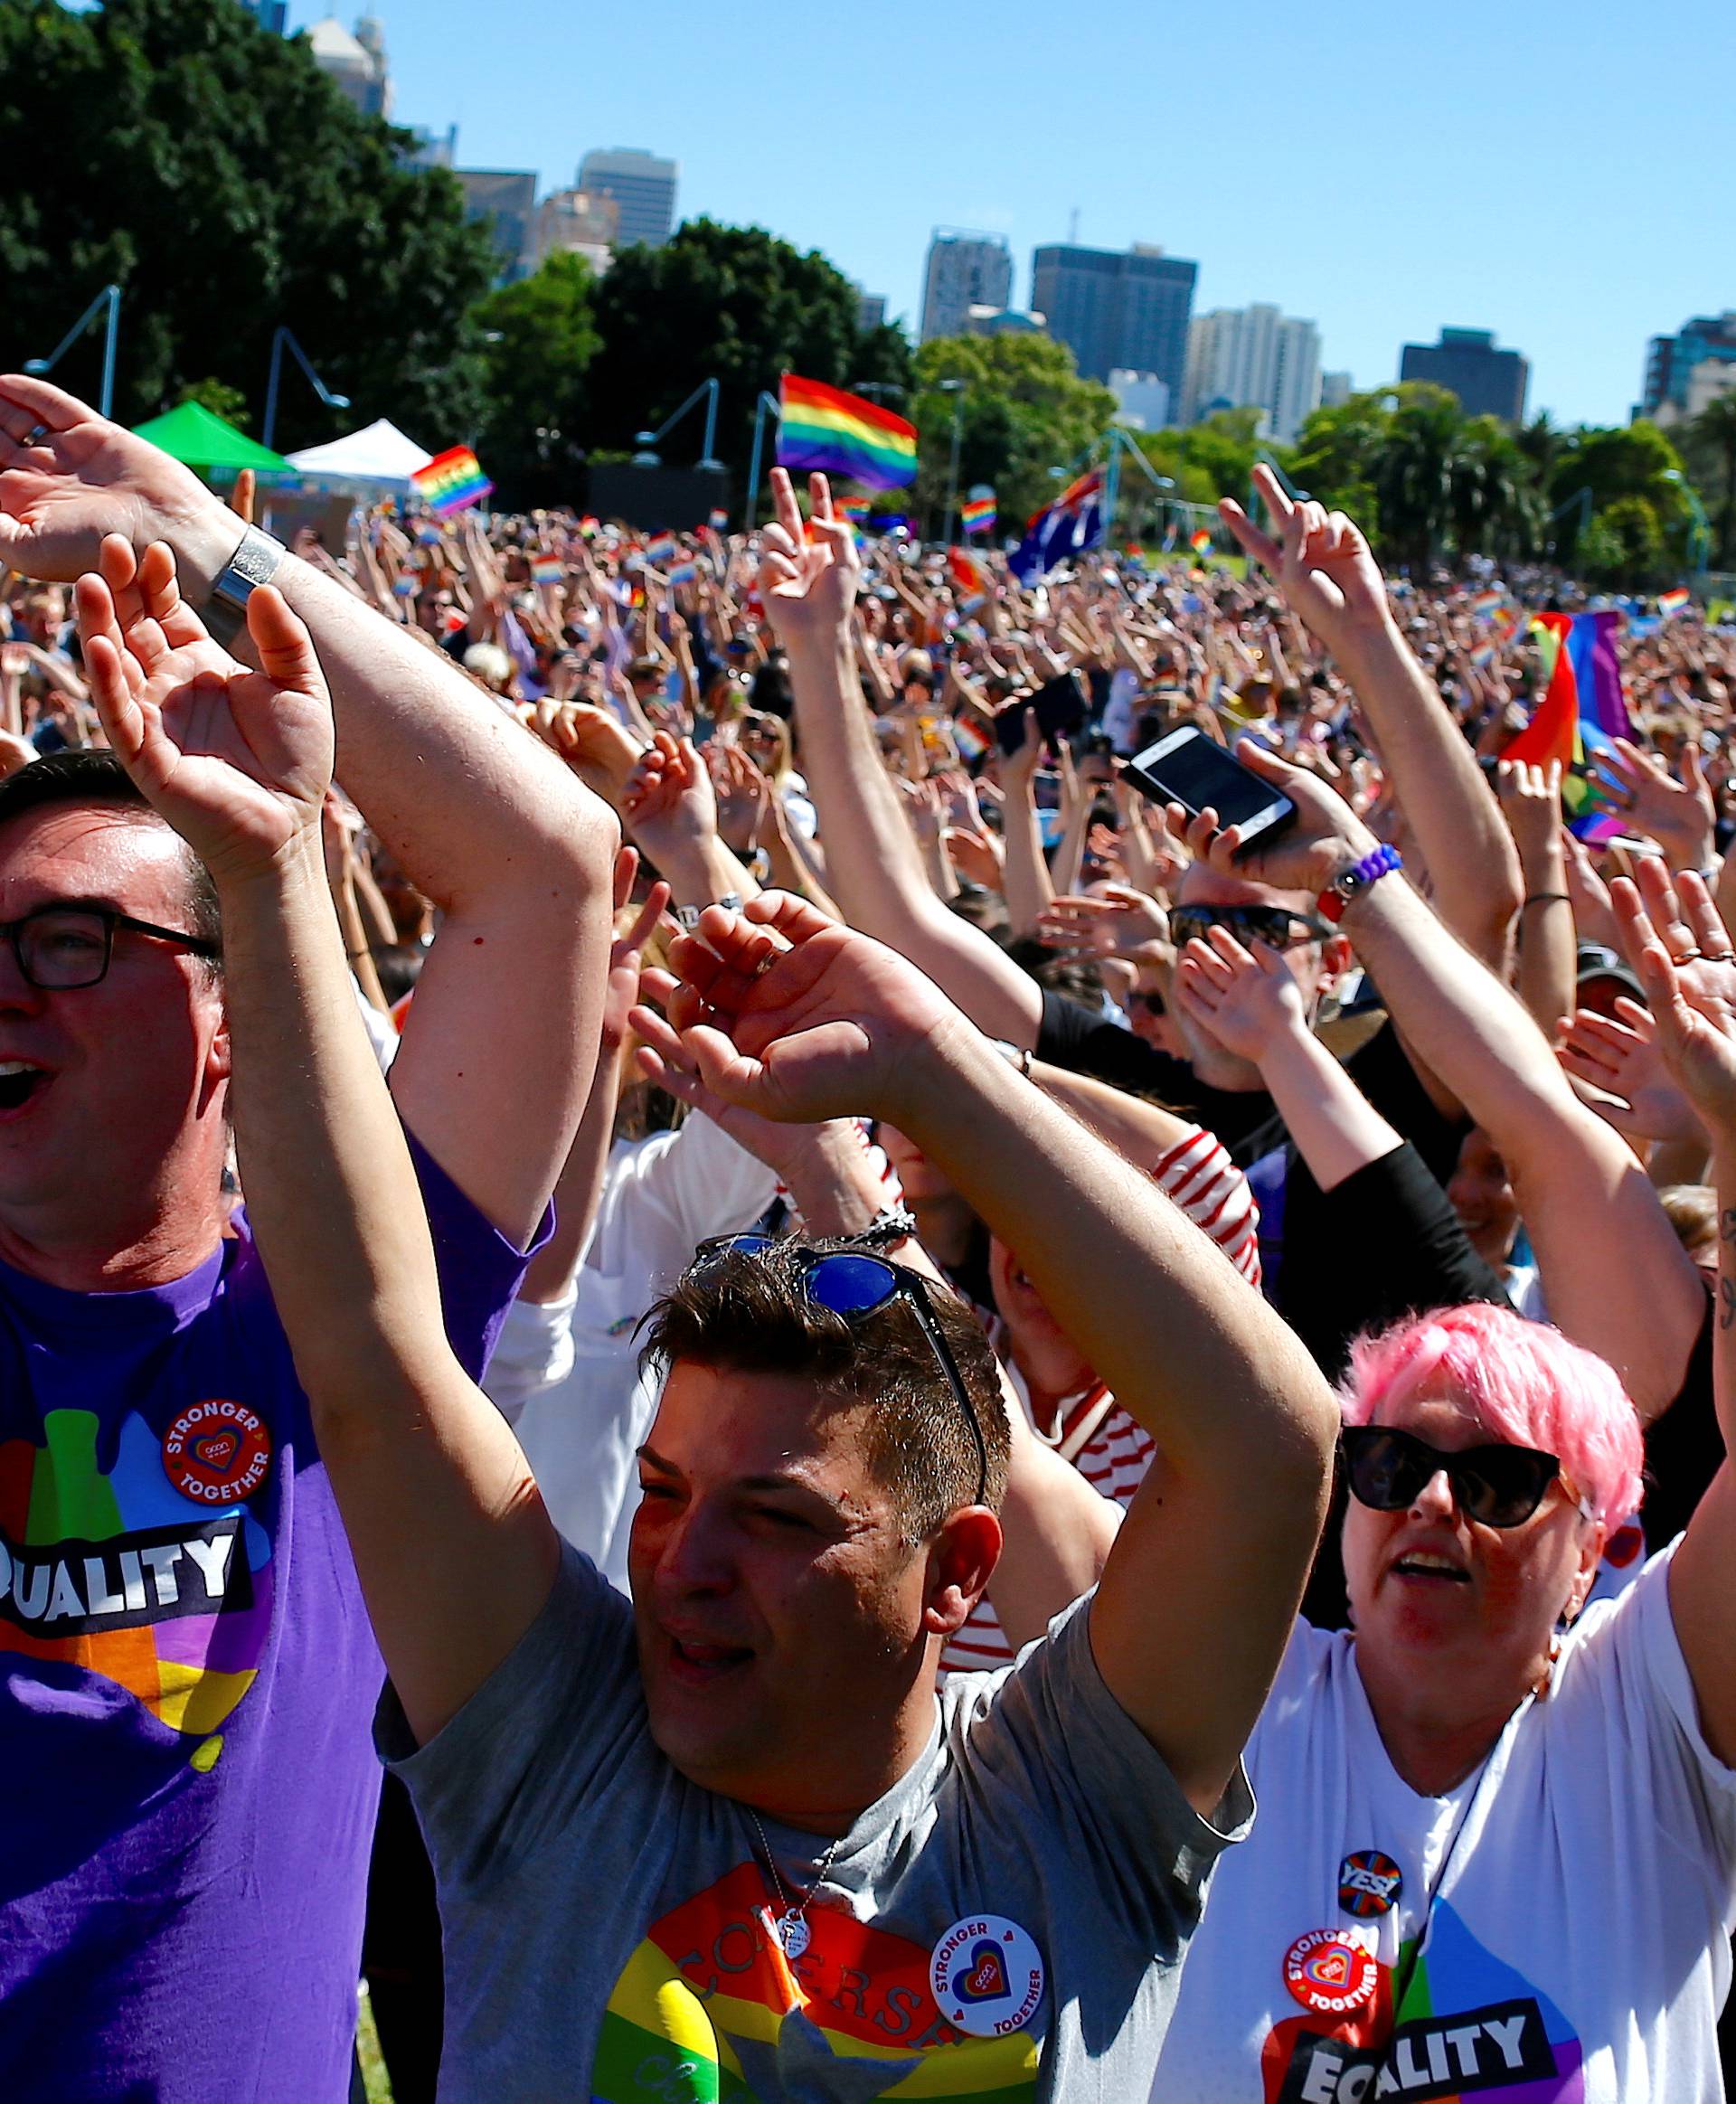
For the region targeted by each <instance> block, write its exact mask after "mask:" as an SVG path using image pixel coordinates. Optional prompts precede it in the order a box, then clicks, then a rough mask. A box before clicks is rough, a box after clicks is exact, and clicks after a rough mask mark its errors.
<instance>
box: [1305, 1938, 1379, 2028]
mask: <svg viewBox="0 0 1736 2104" xmlns="http://www.w3.org/2000/svg"><path fill="white" fill-rule="evenodd" d="M1379 1977H1380V1967H1378V1965H1376V1963H1375V1960H1374V1953H1373V1951H1372V1950H1370V1949H1369V1948H1368V1947H1367V1945H1366V1944H1363V1943H1358V1942H1357V1941H1356V1939H1354V1937H1353V1936H1345V1935H1343V1934H1341V1933H1340V1931H1339V1930H1337V1929H1309V1930H1308V1932H1307V1935H1306V1936H1298V1937H1297V1939H1296V1941H1295V1942H1294V1943H1293V1944H1291V1946H1290V1948H1288V1950H1287V1951H1286V1952H1285V1953H1284V1985H1285V1986H1287V1987H1288V1989H1289V1990H1290V1993H1291V1994H1292V1995H1294V1996H1295V1997H1296V1999H1297V2001H1298V2002H1300V2003H1301V2005H1302V2006H1303V2007H1304V2008H1305V2009H1312V2010H1314V2011H1315V2013H1316V2014H1317V2015H1321V2016H1348V2015H1349V2014H1350V2013H1351V2011H1352V2010H1353V2009H1360V2008H1361V2007H1362V2006H1363V2003H1364V2002H1367V2001H1370V2000H1372V1999H1373V1994H1374V1986H1375V1982H1376V1980H1377V1979H1378V1978H1379Z"/></svg>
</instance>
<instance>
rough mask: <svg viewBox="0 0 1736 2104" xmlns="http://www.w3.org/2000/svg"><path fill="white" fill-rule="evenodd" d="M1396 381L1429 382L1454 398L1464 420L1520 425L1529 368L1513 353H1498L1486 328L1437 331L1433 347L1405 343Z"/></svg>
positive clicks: (1522, 420) (1528, 380)
mask: <svg viewBox="0 0 1736 2104" xmlns="http://www.w3.org/2000/svg"><path fill="white" fill-rule="evenodd" d="M1399 378H1400V380H1401V381H1406V380H1428V381H1432V382H1434V384H1435V385H1436V386H1437V387H1444V388H1446V389H1448V392H1451V393H1453V394H1456V395H1457V396H1458V406H1459V407H1460V409H1462V410H1464V411H1465V414H1466V415H1467V417H1499V418H1501V419H1502V420H1503V421H1504V422H1505V423H1509V424H1517V423H1522V422H1524V414H1525V391H1526V389H1527V388H1528V387H1529V386H1530V385H1531V367H1530V365H1529V364H1528V363H1526V361H1525V360H1524V358H1522V357H1521V356H1520V354H1519V353H1518V352H1517V351H1497V350H1496V349H1495V334H1494V332H1493V330H1490V329H1442V331H1441V332H1440V341H1439V343H1438V344H1406V345H1405V346H1404V350H1403V353H1402V354H1401V357H1400V360H1399Z"/></svg>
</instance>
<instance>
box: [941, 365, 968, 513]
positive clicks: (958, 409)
mask: <svg viewBox="0 0 1736 2104" xmlns="http://www.w3.org/2000/svg"><path fill="white" fill-rule="evenodd" d="M940 392H941V393H942V394H949V395H951V397H952V458H951V460H950V461H949V463H948V467H947V519H946V524H945V525H944V527H943V528H942V529H941V533H940V540H941V543H942V545H943V546H945V547H948V548H950V547H951V545H952V515H953V513H954V511H955V509H956V508H957V506H958V441H959V439H961V438H962V437H963V436H964V426H965V400H964V397H965V383H964V382H963V381H962V380H943V381H942V382H940Z"/></svg>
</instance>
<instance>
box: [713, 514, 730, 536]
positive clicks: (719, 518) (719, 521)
mask: <svg viewBox="0 0 1736 2104" xmlns="http://www.w3.org/2000/svg"><path fill="white" fill-rule="evenodd" d="M729 523H730V514H728V512H713V513H712V519H711V525H712V533H722V531H723V529H724V528H725V527H726V526H727V525H728V524H729Z"/></svg>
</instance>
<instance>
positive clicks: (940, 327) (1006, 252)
mask: <svg viewBox="0 0 1736 2104" xmlns="http://www.w3.org/2000/svg"><path fill="white" fill-rule="evenodd" d="M1012 297H1013V251H1012V250H1010V249H1009V248H1008V247H1007V245H1006V240H1005V236H1004V235H1002V234H974V233H969V232H967V231H964V230H963V229H960V228H958V227H944V226H938V227H936V228H935V230H934V232H933V234H932V236H931V237H930V239H929V260H928V267H927V269H925V270H924V272H923V274H922V329H921V336H920V340H921V342H923V343H925V344H926V343H929V342H930V341H931V340H932V339H933V338H934V337H936V336H962V335H966V334H967V329H968V326H969V321H970V310H971V308H972V307H995V308H1000V307H1005V306H1006V305H1007V304H1008V303H1009V301H1010V300H1011V299H1012Z"/></svg>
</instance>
